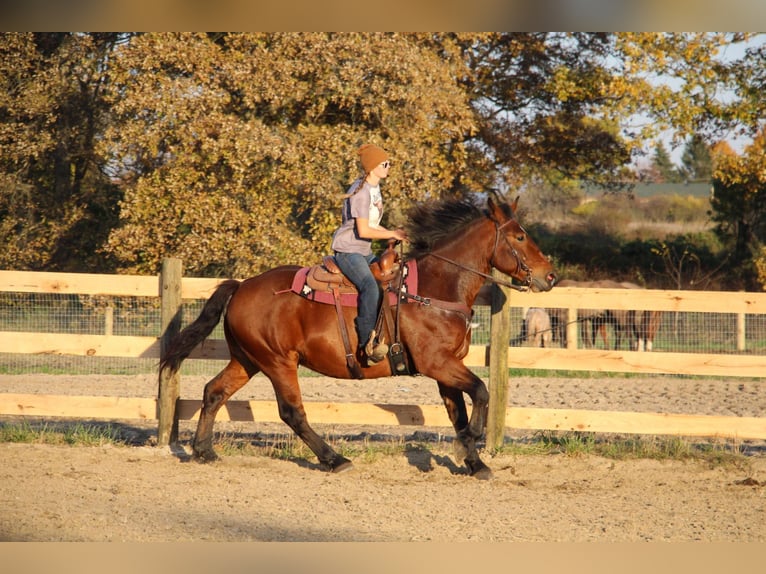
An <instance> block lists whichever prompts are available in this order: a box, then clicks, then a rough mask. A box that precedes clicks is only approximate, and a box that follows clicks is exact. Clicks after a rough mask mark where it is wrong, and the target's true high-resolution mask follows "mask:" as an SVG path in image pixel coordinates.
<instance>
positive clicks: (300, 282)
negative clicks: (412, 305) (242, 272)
mask: <svg viewBox="0 0 766 574" xmlns="http://www.w3.org/2000/svg"><path fill="white" fill-rule="evenodd" d="M402 269H403V272H404V286H403V289H404V291H405V292H407V293H410V294H412V295H417V292H418V265H417V262H416V261H415V260H414V259H413V260H411V261H407V262H406V263H405V264H404V266H403V267H402ZM310 270H311V267H302V268H301V269H299V270H298V271H297V272H296V274H295V276H294V277H293V284H292V286H291V287H290V290H291V291H292V292H293V293H297V294H298V295H300V296H301V297H304V298H306V299H308V300H309V301H316V302H317V303H325V304H327V305H334V304H335V299H334V297H333V294H332V291H331V290H327V291H323V290H319V289H312V288H311V287H310V286H309V285H308V283H307V282H306V277H307V276H308V274H309V271H310ZM387 295H388V298H389V301H390V303H391V305H395V304H396V294H394V293H391V292H388V293H387ZM340 302H341V305H343V306H344V307H356V306H357V294H356V293H341V294H340Z"/></svg>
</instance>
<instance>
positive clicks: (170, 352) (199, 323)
mask: <svg viewBox="0 0 766 574" xmlns="http://www.w3.org/2000/svg"><path fill="white" fill-rule="evenodd" d="M239 285H240V282H239V281H237V280H236V279H227V280H226V281H224V282H223V283H221V284H220V285H218V287H217V288H216V290H215V291H214V292H213V294H212V295H211V296H210V298H209V299H208V300H207V301H206V302H205V306H204V307H203V308H202V312H200V314H199V317H197V318H196V319H195V320H194V322H193V323H191V324H190V325H188V326H187V327H186V328H185V329H183V330H182V331H181V332H180V333H178V335H176V337H175V338H173V340H172V341H171V342H170V345H169V346H168V348H167V350H166V352H165V353H164V354H163V357H162V358H161V360H160V372H162V370H163V369H171V372H176V371H178V369H179V368H180V367H181V363H182V362H183V361H184V359H186V357H188V356H189V353H191V352H192V350H193V349H194V347H196V346H197V345H199V344H200V343H201V342H202V341H204V340H205V339H207V337H208V336H209V335H210V333H212V332H213V329H215V326H216V325H218V322H219V321H220V320H221V315H222V314H223V312H224V310H225V309H226V306H227V305H228V303H229V299H231V296H232V295H234V293H235V292H236V291H237V289H239Z"/></svg>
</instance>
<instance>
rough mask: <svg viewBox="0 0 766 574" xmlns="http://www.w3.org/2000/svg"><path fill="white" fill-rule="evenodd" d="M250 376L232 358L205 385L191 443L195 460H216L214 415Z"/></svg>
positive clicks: (250, 374)
mask: <svg viewBox="0 0 766 574" xmlns="http://www.w3.org/2000/svg"><path fill="white" fill-rule="evenodd" d="M252 374H255V373H250V372H248V371H247V370H246V369H245V367H244V366H242V364H241V363H240V362H239V361H237V360H236V359H233V358H232V360H231V361H230V362H229V364H228V365H226V367H224V369H223V370H222V371H221V372H220V373H218V374H217V375H216V376H215V377H213V379H211V380H210V382H209V383H207V385H205V391H204V394H203V397H202V411H200V415H199V421H198V422H197V432H196V433H195V434H194V440H193V442H192V451H193V453H194V458H196V459H197V460H199V461H201V462H210V461H214V460H217V459H218V455H217V454H216V453H215V450H214V449H213V425H214V423H215V415H216V414H217V413H218V410H219V409H220V408H221V407H222V406H223V404H224V403H225V402H226V401H227V400H228V399H229V397H231V395H233V394H234V393H235V392H237V390H239V389H241V388H242V387H243V386H245V384H246V383H247V382H248V381H249V380H250V377H251V376H252Z"/></svg>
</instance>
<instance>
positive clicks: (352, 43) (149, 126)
mask: <svg viewBox="0 0 766 574" xmlns="http://www.w3.org/2000/svg"><path fill="white" fill-rule="evenodd" d="M745 38H746V36H745V35H742V34H709V33H704V34H654V33H624V34H623V33H620V34H601V33H599V34H586V33H468V34H447V33H438V34H431V33H429V34H377V33H376V34H329V33H311V34H297V33H296V34H286V33H269V34H266V33H258V34H224V33H211V34H154V33H152V34H97V33H80V34H5V35H3V36H2V37H0V55H2V56H3V59H2V62H0V86H1V87H2V90H0V91H1V92H2V93H0V186H2V197H0V233H2V234H3V235H2V237H3V239H4V241H5V242H6V243H7V244H8V246H9V247H8V249H7V250H6V252H5V254H4V255H2V256H0V257H4V259H3V261H4V262H5V264H6V265H7V266H14V267H17V268H40V269H42V268H46V269H66V270H91V271H96V270H105V269H111V268H115V267H116V268H119V269H121V270H124V271H133V272H142V273H143V272H149V273H154V272H156V271H157V269H158V266H159V261H160V260H161V259H162V258H163V257H166V256H169V255H174V256H178V257H181V258H183V259H184V261H185V266H186V268H187V271H188V272H191V273H195V274H202V275H239V276H241V275H245V274H250V273H253V272H256V271H259V270H261V269H264V268H266V267H269V266H272V265H274V264H276V263H283V262H294V263H298V262H300V263H305V262H308V261H311V260H312V259H315V258H317V257H318V256H319V255H320V254H322V253H325V252H326V251H327V250H328V249H329V238H330V233H331V231H332V229H334V227H335V226H336V225H337V223H338V221H337V220H338V211H339V204H340V200H339V196H340V195H341V194H342V192H343V191H344V190H345V189H346V187H347V185H348V184H349V182H350V180H351V179H352V178H353V177H354V176H355V174H356V168H355V165H354V149H355V148H356V146H357V145H359V144H360V143H362V142H364V141H373V142H375V143H378V144H380V145H383V147H385V148H386V149H388V150H389V151H390V152H391V153H392V155H393V158H394V162H395V169H394V170H393V171H392V174H391V177H389V179H388V180H387V182H386V184H385V185H386V195H387V216H388V217H389V218H390V221H389V224H391V223H394V224H395V222H396V220H397V218H401V217H402V213H403V212H404V211H405V210H406V208H407V207H408V206H409V205H410V204H411V203H412V202H413V201H419V200H421V199H424V198H429V197H439V196H442V195H461V194H468V193H473V192H477V191H482V190H485V189H487V188H488V187H499V188H501V189H502V190H503V191H505V190H508V191H510V192H511V193H515V192H516V191H517V190H520V191H524V190H525V188H530V189H531V188H536V189H545V190H547V191H546V197H545V201H546V202H547V203H548V204H549V205H561V204H562V202H560V201H557V199H556V197H554V196H555V194H556V193H557V192H558V191H559V190H563V191H562V193H563V194H565V195H566V194H568V193H570V190H576V189H580V187H579V186H580V182H597V183H600V184H604V185H616V184H620V183H621V182H626V181H629V180H630V179H631V178H632V174H631V173H630V170H629V168H628V165H629V161H630V159H631V157H632V155H633V154H635V153H637V151H638V150H640V149H643V146H645V143H646V142H647V141H656V139H657V137H658V134H660V133H661V132H662V131H663V130H665V129H668V128H672V129H673V130H675V131H676V132H677V133H678V134H680V135H679V137H683V138H686V137H690V136H691V135H692V134H696V133H699V134H701V135H702V137H704V139H705V140H706V141H712V139H713V138H712V136H713V134H715V133H717V132H720V131H721V130H724V129H732V127H733V126H740V125H742V126H745V125H747V126H751V125H752V124H753V122H755V123H757V118H758V117H763V114H762V113H760V112H762V111H763V107H762V106H763V103H762V98H759V95H758V94H759V93H761V92H753V91H752V90H750V91H749V88H748V86H749V85H750V82H755V85H759V84H758V82H760V85H762V82H763V71H762V58H761V59H760V63H761V65H760V67H759V59H758V57H759V56H762V55H763V54H762V52H759V51H748V52H747V54H746V56H745V57H744V58H742V59H741V60H738V61H736V62H734V61H731V62H729V61H726V62H724V61H722V60H721V59H720V58H717V56H716V55H717V54H718V53H720V51H721V50H723V49H724V48H726V47H727V46H730V45H734V44H737V43H741V42H742V41H743V40H744V39H745ZM738 63H739V64H741V65H742V66H741V68H738V67H737V64H738ZM659 76H667V77H669V78H671V79H672V80H673V83H672V86H673V87H672V88H671V87H670V84H660V83H658V82H657V81H656V78H657V77H659ZM722 90H728V91H729V92H730V93H731V94H732V98H731V99H730V100H729V101H722V100H721V99H720V98H718V97H717V96H718V94H720V93H721V91H722ZM759 114H760V115H759ZM633 118H640V120H637V121H629V120H631V119H633ZM639 122H640V123H639ZM743 129H744V128H743ZM120 200H121V201H120ZM107 236H108V237H109V240H108V241H107V240H106V237H107Z"/></svg>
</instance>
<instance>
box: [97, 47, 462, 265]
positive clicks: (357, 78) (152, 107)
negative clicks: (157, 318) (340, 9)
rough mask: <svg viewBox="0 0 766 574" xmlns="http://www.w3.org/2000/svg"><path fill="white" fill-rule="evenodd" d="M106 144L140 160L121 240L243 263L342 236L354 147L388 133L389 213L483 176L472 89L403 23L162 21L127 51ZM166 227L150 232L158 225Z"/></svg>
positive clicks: (319, 246)
mask: <svg viewBox="0 0 766 574" xmlns="http://www.w3.org/2000/svg"><path fill="white" fill-rule="evenodd" d="M110 77H111V81H112V86H113V87H114V91H113V92H112V93H111V97H112V106H113V112H114V121H113V122H112V124H111V126H110V127H109V129H108V131H107V137H106V138H105V140H104V143H105V145H106V146H107V147H108V148H109V149H110V150H111V153H112V161H113V162H114V163H116V164H118V165H120V167H121V169H122V170H123V171H124V172H125V173H126V174H127V176H128V180H127V185H126V196H125V201H124V202H123V204H122V209H121V217H122V225H121V226H120V228H119V229H116V230H115V231H114V232H113V234H112V237H111V239H110V243H109V246H108V249H109V250H110V252H112V253H114V254H115V256H117V257H118V258H119V259H120V260H121V261H122V262H123V265H124V266H125V268H126V269H129V270H132V271H140V272H154V271H156V269H157V267H158V265H159V262H160V260H161V259H162V258H163V257H166V256H171V255H172V256H176V257H180V258H182V259H183V260H184V261H185V263H186V268H187V270H188V271H189V272H191V273H196V274H204V275H224V274H226V275H228V274H232V275H236V276H243V275H247V274H252V273H255V272H258V271H260V270H263V269H265V268H267V267H270V266H274V265H276V264H280V263H302V262H311V261H312V260H315V259H317V258H318V256H319V255H320V254H322V253H326V252H327V251H328V250H329V243H330V239H331V232H332V230H333V229H334V228H335V227H336V225H337V224H338V223H339V217H340V205H341V196H342V194H343V193H344V192H345V190H346V188H347V186H348V185H349V184H350V183H351V181H352V180H353V179H354V178H355V177H356V175H357V174H358V171H357V167H356V163H355V150H356V148H357V146H358V145H360V144H361V143H363V142H365V141H372V142H375V143H378V144H380V145H382V146H383V147H384V148H385V149H387V150H388V151H389V153H391V155H392V160H393V163H394V166H395V167H394V169H392V170H391V176H390V177H389V178H388V180H387V181H386V184H385V186H386V196H387V207H388V211H389V214H390V213H396V212H397V211H400V210H402V209H403V208H405V207H406V206H407V205H408V204H409V203H411V202H412V201H415V200H421V199H424V198H426V197H429V196H430V197H439V196H441V195H442V194H445V193H457V192H460V190H461V189H464V190H470V189H471V187H472V183H471V181H470V179H469V178H467V177H465V175H466V168H465V166H466V161H467V152H466V150H465V147H464V145H463V140H464V138H465V136H466V134H470V133H472V132H473V131H474V130H475V125H474V119H473V116H472V113H471V110H470V108H469V106H468V102H467V99H466V98H465V95H464V93H463V92H462V91H461V90H460V89H459V88H458V87H457V86H456V85H455V83H454V82H453V81H452V77H451V69H450V67H449V65H448V64H447V63H445V62H444V61H443V60H441V59H440V58H438V57H437V56H436V54H434V53H432V52H428V51H427V50H425V49H424V48H422V47H421V46H418V45H417V43H414V42H412V41H411V39H410V38H409V37H406V36H401V35H397V34H368V35H361V34H223V35H216V36H211V35H205V34H147V35H143V36H140V37H138V38H135V39H134V41H133V42H131V44H130V45H128V46H125V47H124V48H123V49H121V50H120V51H119V52H118V53H117V54H116V58H115V59H114V61H113V62H112V68H111V71H110ZM150 230H151V232H150Z"/></svg>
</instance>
